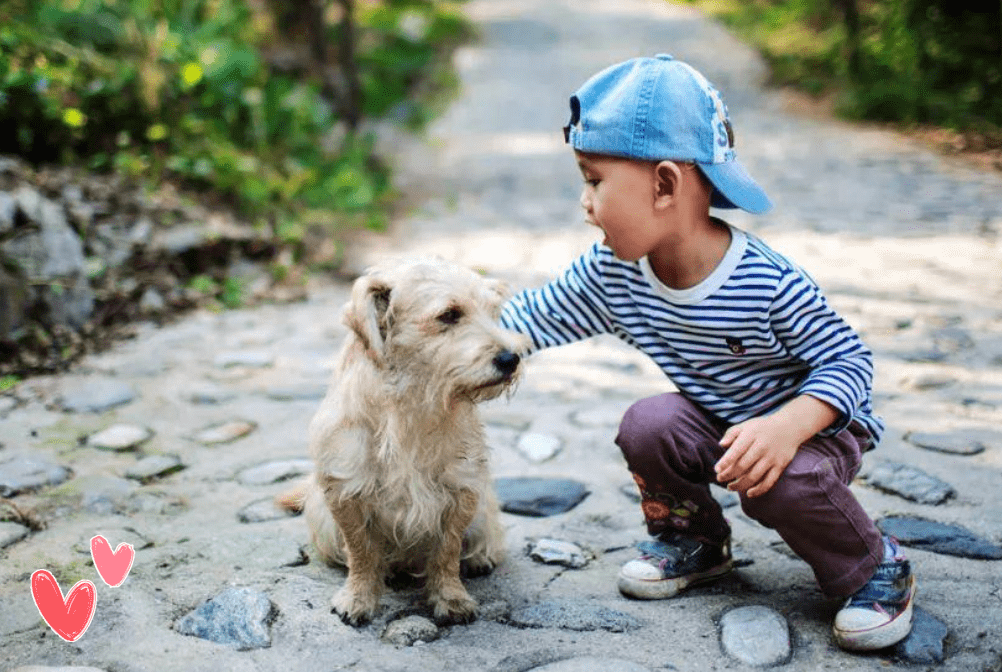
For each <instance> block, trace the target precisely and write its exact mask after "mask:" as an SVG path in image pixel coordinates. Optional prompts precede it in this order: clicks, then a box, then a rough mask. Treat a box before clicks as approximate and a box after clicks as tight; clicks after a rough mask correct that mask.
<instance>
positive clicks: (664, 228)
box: [501, 55, 915, 650]
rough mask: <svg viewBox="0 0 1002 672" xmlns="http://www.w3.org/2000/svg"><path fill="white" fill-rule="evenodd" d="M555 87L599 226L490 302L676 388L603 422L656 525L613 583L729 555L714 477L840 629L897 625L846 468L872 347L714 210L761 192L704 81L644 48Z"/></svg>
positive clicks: (585, 201) (723, 562) (847, 636)
mask: <svg viewBox="0 0 1002 672" xmlns="http://www.w3.org/2000/svg"><path fill="white" fill-rule="evenodd" d="M570 105H571V119H570V124H569V126H567V127H566V128H565V129H564V134H565V139H566V141H567V142H568V143H569V144H570V145H572V147H573V148H574V151H575V155H576V157H577V159H578V165H579V167H580V169H581V173H582V175H583V177H584V180H585V186H584V188H583V191H582V194H581V205H582V207H583V208H584V210H585V213H586V219H587V221H588V223H589V224H592V225H594V226H596V227H598V228H599V229H601V230H602V231H603V232H604V234H605V238H604V240H603V242H602V243H601V244H595V245H594V246H593V247H592V248H591V249H590V250H589V251H588V252H586V253H585V254H584V255H582V256H581V257H580V258H578V259H577V260H576V261H574V262H573V263H572V264H571V265H570V267H568V268H567V269H566V270H565V271H564V272H563V273H562V274H561V275H560V276H559V277H558V278H557V279H556V280H554V281H553V282H551V283H550V284H548V285H546V286H544V287H542V288H539V289H535V290H527V291H525V292H522V293H521V294H519V295H517V296H515V297H514V298H512V299H511V301H509V302H508V303H507V304H506V305H505V308H504V311H503V314H502V318H501V321H502V323H503V324H504V325H505V326H507V327H509V328H512V329H515V330H518V331H521V332H524V333H526V334H528V335H529V336H530V337H531V338H532V342H533V349H540V348H544V347H549V346H554V345H561V344H565V343H569V342H572V341H576V340H579V339H583V338H586V337H588V336H592V335H595V334H600V333H611V334H615V335H616V336H618V337H619V338H621V339H623V340H624V341H626V342H627V343H630V344H631V345H633V346H635V347H637V348H638V349H640V350H641V351H643V352H644V353H646V354H647V355H649V356H650V357H651V358H652V359H653V360H654V361H655V362H657V363H658V364H659V365H660V367H661V368H662V370H664V372H665V373H666V374H667V375H668V376H669V378H670V379H671V380H672V382H673V383H674V384H675V386H676V387H677V388H678V389H679V392H677V393H668V394H663V395H659V396H656V397H652V398H649V399H643V400H641V401H639V402H637V403H635V404H634V405H633V406H632V407H630V409H629V410H628V411H627V412H626V414H625V416H624V417H623V420H622V423H621V425H620V429H619V434H618V436H617V438H616V444H617V445H618V446H619V447H620V449H621V450H622V451H623V455H624V457H625V458H626V462H627V466H628V467H629V469H630V471H631V472H632V473H633V477H634V480H635V481H636V482H637V485H638V486H639V487H640V492H641V498H642V499H641V509H642V511H643V513H644V518H645V521H646V523H647V529H648V532H649V533H650V534H651V536H652V537H653V538H652V539H651V540H649V541H645V542H643V543H641V544H639V545H638V546H639V548H640V551H641V555H640V557H639V558H637V559H636V560H633V561H631V562H628V563H627V564H625V565H624V566H623V568H622V570H621V572H620V576H619V589H620V590H621V591H622V592H623V593H624V594H626V595H628V596H631V597H635V598H641V599H662V598H668V597H672V596H674V595H675V594H676V593H678V592H679V591H680V590H683V589H684V588H686V587H687V586H689V585H692V584H695V583H700V582H705V581H710V580H713V579H716V578H718V577H720V576H723V575H724V574H726V573H728V572H730V571H731V569H732V567H733V563H732V560H731V553H730V527H729V526H728V524H727V522H726V521H725V520H724V517H723V514H722V511H721V507H720V505H719V504H717V503H716V501H715V500H714V499H713V497H712V496H711V495H710V491H709V485H708V484H709V483H710V482H714V481H715V482H718V483H720V484H726V486H727V488H728V489H730V490H732V491H736V492H737V493H739V495H740V499H741V506H742V509H743V510H744V511H745V513H746V514H748V515H749V516H750V517H752V518H754V519H755V520H757V521H759V522H760V523H762V524H763V525H765V526H767V527H770V528H773V529H775V530H777V531H778V532H779V534H780V536H781V537H782V538H783V539H784V540H785V541H786V542H787V543H788V544H789V546H790V547H791V548H792V549H793V550H794V551H795V552H796V553H797V554H798V555H799V556H800V557H801V558H803V559H804V560H805V561H807V562H808V563H809V564H810V565H811V568H812V569H813V570H814V573H815V576H816V578H817V580H818V583H819V585H820V586H821V589H822V590H823V591H824V593H825V594H826V595H829V596H837V597H847V596H848V599H847V601H846V602H845V604H844V606H843V607H842V609H841V610H840V611H839V612H838V614H837V615H836V617H835V623H834V627H833V630H834V633H835V638H836V640H837V642H838V643H839V645H840V646H842V647H844V648H847V649H854V650H872V649H878V648H883V647H885V646H889V645H891V644H894V643H896V642H898V641H900V640H901V639H903V638H904V637H906V636H907V635H908V633H909V631H910V630H911V619H912V597H913V595H914V592H915V580H914V577H913V576H912V574H911V570H910V567H909V563H908V561H907V560H905V559H904V557H903V556H902V554H901V551H900V548H899V547H898V545H897V543H896V542H895V541H894V540H893V539H890V538H887V537H882V536H881V534H880V532H879V530H878V529H877V528H876V526H875V525H874V523H873V521H872V520H871V519H870V518H869V516H867V514H866V513H865V512H864V511H863V509H862V507H861V506H860V504H859V503H858V502H857V501H856V499H855V497H854V496H853V494H852V492H851V491H850V489H849V487H848V485H849V483H850V482H851V481H852V479H853V477H854V476H855V474H856V473H857V471H858V470H859V467H860V462H861V453H862V452H863V451H865V450H868V449H869V448H871V447H872V446H873V445H874V444H875V443H876V442H877V441H878V440H879V438H880V435H881V433H882V431H883V424H882V421H881V420H880V419H879V418H878V417H876V416H874V415H873V414H872V410H871V379H872V355H871V353H870V351H869V350H868V349H867V348H866V347H865V346H864V345H863V343H862V342H861V341H860V339H859V338H858V336H857V335H856V334H855V332H854V331H853V330H852V329H851V328H850V327H849V325H848V324H846V323H845V322H844V321H843V320H842V318H841V317H839V316H838V315H837V314H836V313H835V312H834V311H833V310H832V309H831V308H830V307H829V305H828V304H827V302H826V301H825V299H824V297H823V296H822V294H821V292H820V291H819V289H818V288H817V286H816V285H815V284H814V282H813V281H812V280H811V279H810V277H808V276H807V275H806V274H805V273H804V272H803V271H802V270H801V269H800V268H799V267H797V266H796V265H795V264H793V263H791V262H790V261H788V260H787V259H786V258H784V257H783V256H781V255H779V254H777V253H776V252H774V251H773V250H771V249H770V248H769V247H767V246H766V245H765V243H763V242H762V241H761V240H759V239H758V238H755V237H753V236H751V235H749V234H747V233H744V232H742V231H740V230H738V229H735V228H733V227H731V226H730V225H728V224H727V223H726V222H724V221H722V220H720V219H717V218H715V217H712V216H711V215H710V207H711V206H714V207H718V208H736V207H738V208H743V209H744V210H747V211H748V212H751V213H756V214H758V213H762V212H765V211H767V210H768V209H769V208H770V207H771V205H772V204H771V202H770V201H769V198H768V197H767V196H766V194H765V193H764V192H763V190H762V189H761V187H759V185H758V184H757V183H756V182H755V181H754V180H753V179H752V178H751V177H750V176H749V175H748V173H747V172H746V171H745V170H744V168H743V167H742V166H741V165H740V164H739V163H738V162H737V161H736V160H735V155H734V150H733V146H734V136H733V132H732V130H731V125H730V120H729V119H728V116H727V110H726V108H725V106H724V104H723V102H722V101H721V99H720V96H719V93H718V92H717V91H716V90H715V89H714V88H713V86H712V85H711V84H710V83H709V82H708V81H707V80H706V79H705V78H704V77H703V76H702V75H701V74H700V73H699V72H697V71H696V70H695V69H693V68H692V67H690V66H689V65H687V64H685V63H682V62H680V61H677V60H674V59H672V58H671V57H670V56H667V55H658V56H656V57H655V58H637V59H632V60H629V61H626V62H624V63H619V64H617V65H613V66H611V67H609V68H607V69H605V70H603V71H602V72H600V73H598V74H596V75H595V76H593V77H592V78H591V79H589V80H588V81H587V82H586V83H585V84H584V85H583V86H582V87H581V88H580V89H579V90H578V91H577V92H576V93H575V94H574V95H573V96H572V97H571V99H570Z"/></svg>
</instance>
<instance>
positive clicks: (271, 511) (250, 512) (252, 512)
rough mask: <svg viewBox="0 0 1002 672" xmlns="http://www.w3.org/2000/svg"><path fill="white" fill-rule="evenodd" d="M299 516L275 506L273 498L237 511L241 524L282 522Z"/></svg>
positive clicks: (267, 498)
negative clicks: (283, 519) (270, 521)
mask: <svg viewBox="0 0 1002 672" xmlns="http://www.w3.org/2000/svg"><path fill="white" fill-rule="evenodd" d="M295 515H298V514H297V513H296V512H294V511H289V510H288V509H283V508H282V507H280V506H276V505H275V500H274V499H272V498H271V497H265V498H264V499H258V500H256V501H253V502H251V503H250V504H248V505H247V506H245V507H244V508H242V509H240V510H239V511H237V520H239V521H240V522H241V523H264V522H267V521H269V520H280V519H282V518H290V517H292V516H295Z"/></svg>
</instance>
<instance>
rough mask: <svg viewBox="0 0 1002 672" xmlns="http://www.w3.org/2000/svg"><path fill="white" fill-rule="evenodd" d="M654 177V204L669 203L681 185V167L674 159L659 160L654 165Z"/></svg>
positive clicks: (664, 204) (666, 204) (662, 205)
mask: <svg viewBox="0 0 1002 672" xmlns="http://www.w3.org/2000/svg"><path fill="white" fill-rule="evenodd" d="M654 179H655V187H654V189H655V190H654V205H655V206H660V207H665V206H668V205H670V204H671V202H672V201H673V200H674V199H675V196H677V195H678V190H679V187H681V185H682V169H681V168H679V165H678V164H677V163H675V162H674V161H661V162H660V163H658V164H657V165H656V166H655V167H654Z"/></svg>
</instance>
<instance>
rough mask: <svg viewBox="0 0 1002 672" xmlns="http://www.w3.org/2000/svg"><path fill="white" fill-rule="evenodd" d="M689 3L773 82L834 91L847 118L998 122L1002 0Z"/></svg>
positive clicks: (970, 125) (975, 124)
mask: <svg viewBox="0 0 1002 672" xmlns="http://www.w3.org/2000/svg"><path fill="white" fill-rule="evenodd" d="M689 2H690V3H692V4H695V5H697V6H699V7H700V8H702V9H704V10H705V11H707V12H708V13H710V14H712V15H714V16H716V17H718V18H720V19H721V21H723V22H724V23H725V24H726V25H728V26H729V27H731V28H733V29H734V30H735V32H736V33H738V34H739V35H741V36H742V37H743V38H745V39H748V40H749V41H750V42H751V43H752V44H754V45H755V46H756V47H758V48H759V49H760V50H761V52H762V53H763V55H764V56H765V58H766V59H767V61H768V62H769V64H770V66H771V70H772V77H773V80H774V83H777V84H780V85H792V86H796V87H798V88H801V89H803V90H805V91H808V92H810V93H814V94H821V93H835V94H837V98H838V109H839V111H840V112H842V113H843V114H845V115H846V116H850V117H854V118H861V119H874V120H881V121H895V122H904V123H916V122H918V123H931V124H937V125H941V126H947V127H951V128H955V129H958V130H971V129H974V130H980V131H986V130H988V131H991V130H992V129H994V130H995V131H996V132H997V131H998V129H999V128H1002V3H995V4H994V6H993V7H991V8H989V9H986V10H984V11H974V10H972V9H967V8H966V7H965V3H960V2H955V1H950V0H900V1H893V2H892V1H891V0H689ZM853 8H855V10H856V14H857V15H858V18H857V20H856V27H855V29H853V22H852V20H851V17H852V9H853Z"/></svg>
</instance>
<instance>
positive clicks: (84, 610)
mask: <svg viewBox="0 0 1002 672" xmlns="http://www.w3.org/2000/svg"><path fill="white" fill-rule="evenodd" d="M31 597H32V598H33V599H34V600H35V606H36V607H38V613H40V614H41V615H42V618H43V619H44V620H45V622H46V623H48V624H49V627H50V628H52V631H53V632H55V633H56V634H57V635H59V636H60V637H62V638H63V639H65V640H66V641H67V642H75V641H77V640H78V639H80V637H82V636H83V634H84V633H85V632H87V628H88V627H89V626H90V621H91V619H92V618H94V607H95V602H96V600H97V591H96V590H95V588H94V584H93V583H91V582H90V581H77V583H76V585H75V586H73V588H72V589H71V590H70V592H69V595H67V596H66V598H65V599H64V598H63V591H62V590H61V589H60V588H59V582H57V581H56V577H54V576H52V572H50V571H49V570H47V569H39V570H37V571H35V573H34V574H32V575H31Z"/></svg>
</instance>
